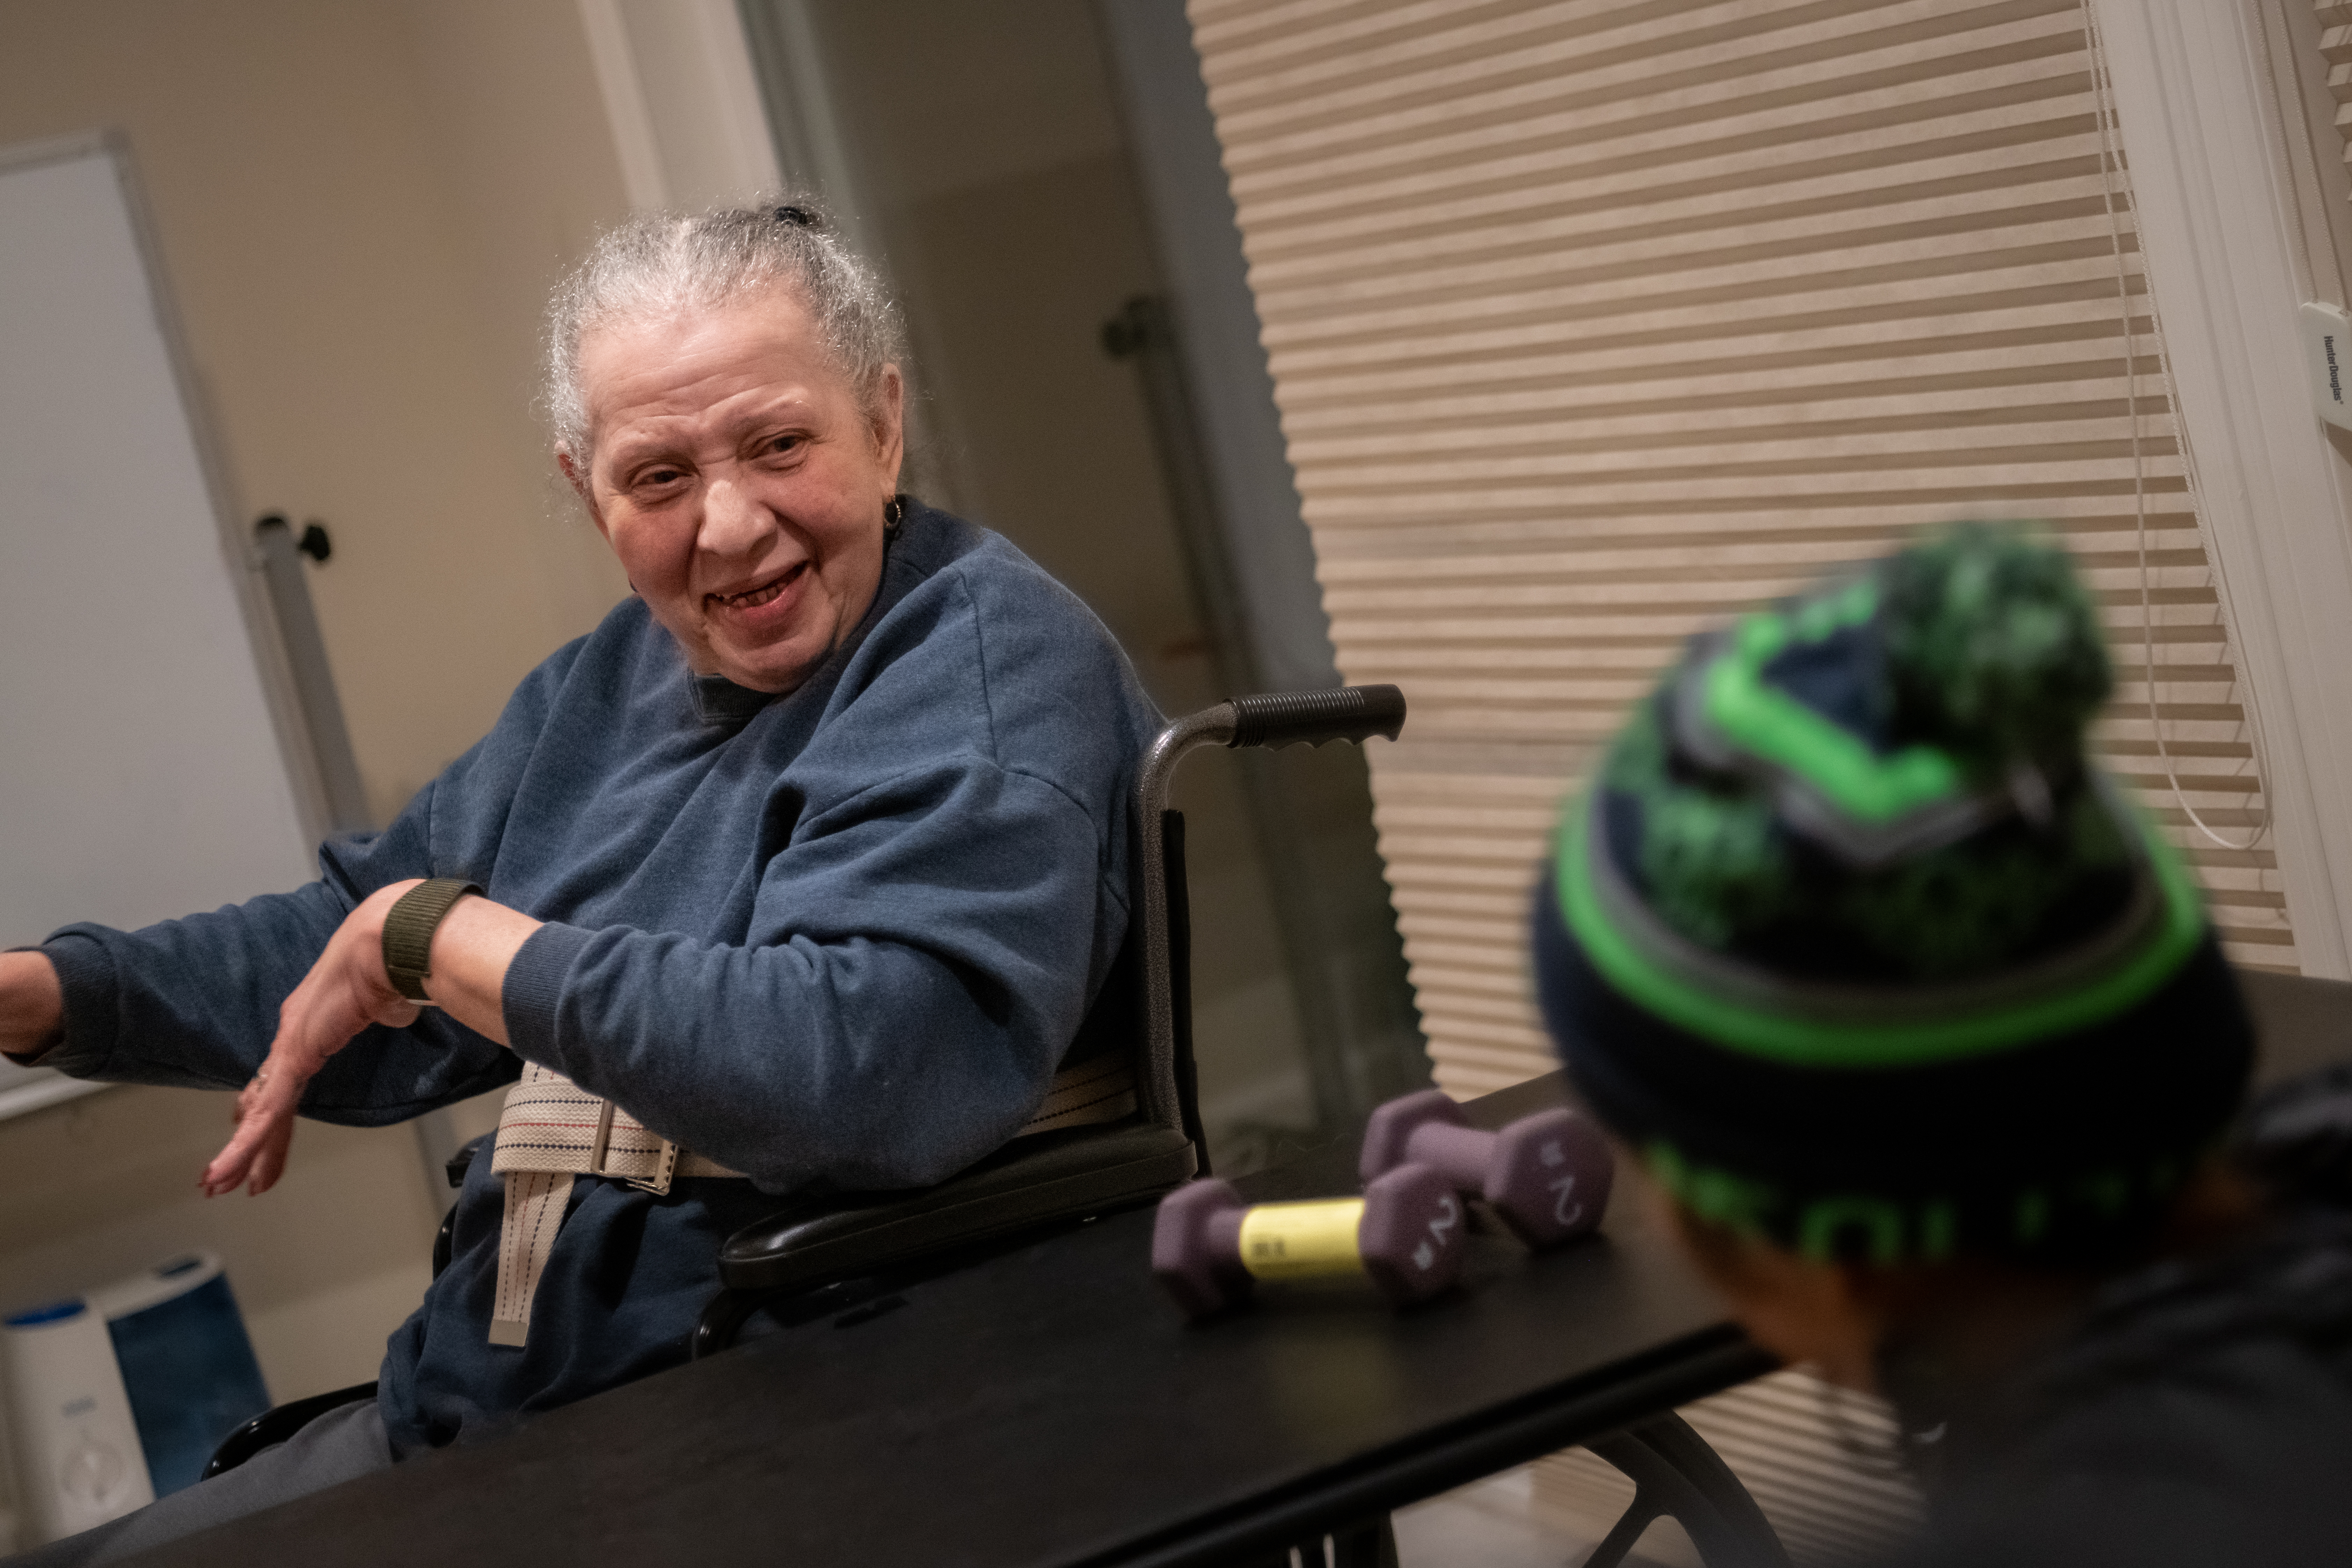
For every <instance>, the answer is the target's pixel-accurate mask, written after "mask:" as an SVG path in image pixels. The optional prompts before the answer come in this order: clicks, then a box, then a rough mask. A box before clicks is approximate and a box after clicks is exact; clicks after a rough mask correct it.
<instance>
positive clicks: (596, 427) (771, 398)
mask: <svg viewBox="0 0 2352 1568" xmlns="http://www.w3.org/2000/svg"><path fill="white" fill-rule="evenodd" d="M579 363H580V378H581V384H582V388H583V391H584V392H585V394H586V396H587V403H588V417H589V428H590V430H592V431H593V433H594V434H593V443H594V444H593V448H592V450H591V452H590V453H589V455H588V459H587V462H586V463H585V465H584V466H583V464H581V463H579V462H578V461H577V460H575V458H574V456H573V455H572V454H571V453H569V452H558V453H557V454H556V461H557V462H558V463H559V464H561V465H562V468H563V472H564V477H565V478H567V479H570V480H571V481H572V486H573V488H575V489H578V490H579V491H580V493H581V495H582V497H583V499H584V500H586V501H587V502H588V507H589V510H590V511H591V512H592V513H593V515H594V517H595V520H596V527H597V529H598V530H599V531H602V532H603V534H604V538H605V540H606V541H607V542H609V543H610V544H611V545H612V546H613V551H614V554H616V555H618V556H619V557H620V558H621V565H622V566H623V567H624V568H625V570H626V571H627V573H628V574H629V582H630V584H631V585H632V586H633V587H635V589H636V591H637V594H638V596H639V597H641V598H643V599H644V600H645V602H646V607H647V608H649V609H651V610H652V611H653V615H654V619H656V620H657V621H659V622H660V623H661V624H662V626H664V627H665V628H667V631H668V632H669V634H670V635H671V636H672V637H676V638H677V641H678V646H679V647H681V648H683V649H684V650H685V652H686V660H687V663H688V666H690V667H691V668H693V670H694V672H695V673H696V674H698V675H723V676H725V677H726V678H727V679H730V680H732V681H734V682H735V683H736V684H737V685H739V686H748V687H751V689H754V690H758V691H790V690H792V689H793V688H794V687H796V686H798V685H799V684H800V683H801V682H802V681H803V680H804V679H807V678H808V675H809V672H810V671H811V670H813V669H814V668H816V666H817V664H818V663H819V662H820V661H821V660H823V659H824V656H825V655H826V654H828V653H830V652H831V651H832V650H833V649H834V648H835V647H837V646H838V645H839V644H840V642H841V640H842V638H843V637H846V636H847V635H848V634H849V631H850V629H851V628H852V627H854V626H856V625H857V623H858V620H859V619H860V617H862V616H864V615H865V614H866V606H867V605H871V604H872V603H873V602H874V591H875V589H876V588H877V586H878V585H879V584H880V583H881V581H882V540H883V508H884V507H885V506H886V505H887V504H888V502H889V500H890V498H891V496H892V495H893V494H894V493H896V491H897V489H898V464H899V459H900V458H901V456H902V455H903V443H902V441H901V437H900V400H901V388H900V383H899V378H898V370H897V368H896V367H895V366H894V367H892V368H891V369H890V370H889V371H888V373H887V375H886V377H885V384H884V387H883V394H884V395H883V397H882V400H881V402H882V406H881V408H880V409H879V410H877V414H878V418H869V417H868V416H867V413H866V411H865V410H862V409H860V408H859V406H858V404H857V398H856V392H855V389H854V388H853V387H852V386H851V384H850V383H849V381H848V379H847V377H845V375H844V374H842V372H841V370H840V368H839V367H838V366H837V365H836V364H835V363H834V358H833V355H832V354H831V353H829V352H828V351H827V350H826V348H825V346H824V341H823V339H822V338H820V337H819V336H818V335H817V332H816V329H815V325H814V322H813V321H811V320H810V318H809V314H808V311H807V310H805V309H804V308H803V306H802V304H801V302H800V300H798V299H797V298H796V297H795V296H794V295H793V292H792V291H791V290H789V289H775V290H772V291H771V292H769V293H766V294H764V295H761V296H757V297H754V298H753V299H751V300H744V301H742V302H740V303H738V304H734V305H729V306H724V307H721V308H719V309H716V310H700V311H693V312H689V313H688V314H685V315H682V316H676V317H668V318H664V319H659V320H654V321H623V322H619V323H616V324H614V325H612V326H608V327H605V328H603V329H601V330H599V331H595V332H593V333H592V334H591V335H589V336H588V337H587V338H585V339H584V340H583V341H582V342H581V344H580V359H579Z"/></svg>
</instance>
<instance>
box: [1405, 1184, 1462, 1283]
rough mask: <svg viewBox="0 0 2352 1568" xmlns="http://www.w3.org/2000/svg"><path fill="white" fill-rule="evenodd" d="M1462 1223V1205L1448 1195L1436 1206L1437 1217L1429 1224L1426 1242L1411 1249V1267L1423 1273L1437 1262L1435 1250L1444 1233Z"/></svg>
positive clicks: (1452, 1195)
mask: <svg viewBox="0 0 2352 1568" xmlns="http://www.w3.org/2000/svg"><path fill="white" fill-rule="evenodd" d="M1461 1223H1462V1205H1460V1204H1459V1203H1457V1202H1455V1201H1454V1194H1451V1193H1448V1194H1446V1195H1445V1197H1444V1200H1443V1201H1441V1202H1440V1203H1439V1205H1438V1209H1437V1217H1436V1218H1435V1219H1433V1220H1431V1221H1430V1222H1429V1237H1430V1238H1429V1239H1428V1240H1427V1241H1424V1242H1423V1243H1422V1244H1421V1245H1420V1246H1419V1247H1414V1248H1413V1249H1412V1266H1413V1267H1414V1268H1418V1269H1420V1270H1421V1271H1422V1272H1423V1273H1427V1272H1428V1271H1429V1268H1430V1266H1431V1265H1432V1264H1433V1263H1435V1262H1436V1261H1437V1249H1438V1247H1439V1246H1440V1245H1441V1244H1443V1243H1444V1240H1445V1233H1446V1232H1447V1231H1449V1230H1452V1229H1453V1228H1454V1226H1457V1225H1460V1224H1461Z"/></svg>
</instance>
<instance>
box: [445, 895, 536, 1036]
mask: <svg viewBox="0 0 2352 1568" xmlns="http://www.w3.org/2000/svg"><path fill="white" fill-rule="evenodd" d="M539 926H540V922H539V921H535V920H533V919H531V918H530V916H529V915H527V914H524V913H522V912H521V911H520V910H510V909H509V908H507V907H506V906H505V905H504V904H494V903H492V902H491V901H490V900H488V899H486V898H480V897H469V898H463V899H459V900H457V903H456V904H454V905H452V906H451V908H450V910H449V912H448V913H447V914H446V915H444V916H443V917H442V919H441V923H440V925H439V926H438V927H436V929H435V931H434V932H433V952H432V965H433V967H432V973H430V974H428V975H427V976H426V977H425V994H427V995H429V996H431V997H432V998H433V1000H434V1002H435V1004H436V1005H438V1006H439V1007H440V1008H441V1010H442V1011H443V1012H445V1013H446V1014H448V1015H449V1016H451V1017H452V1018H455V1019H457V1022H459V1023H461V1024H463V1025H465V1026H467V1028H469V1029H471V1030H473V1031H474V1032H475V1033H476V1034H478V1035H481V1036H484V1037H488V1038H489V1039H493V1040H496V1041H497V1042H498V1043H499V1044H500V1045H502V1046H503V1045H507V1044H509V1041H508V1039H507V1021H506V1013H505V1009H504V1007H503V1005H502V1001H501V999H502V997H503V995H504V994H505V989H506V982H507V966H508V965H509V964H510V963H513V962H514V956H515V954H516V953H517V952H520V951H521V949H522V944H523V943H524V942H528V941H530V933H531V932H533V931H537V930H538V929H539Z"/></svg>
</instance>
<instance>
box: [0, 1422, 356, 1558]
mask: <svg viewBox="0 0 2352 1568" xmlns="http://www.w3.org/2000/svg"><path fill="white" fill-rule="evenodd" d="M391 1466H392V1444H391V1442H390V1441H389V1440H388V1439H387V1438H386V1437H385V1436H384V1433H383V1413H382V1412H381V1411H380V1410H378V1409H377V1408H376V1403H375V1401H374V1400H373V1399H363V1400H361V1401H360V1402H359V1403H357V1404H355V1405H342V1406H341V1407H340V1408H338V1409H334V1410H330V1411H328V1412H327V1413H326V1414H325V1415H321V1416H320V1417H319V1418H318V1419H317V1420H315V1421H313V1422H311V1423H310V1425H309V1426H305V1427H303V1428H302V1429H301V1430H300V1431H299V1432H297V1433H295V1434H294V1436H291V1437H289V1438H288V1439H287V1440H286V1441H285V1442H283V1443H278V1444H274V1445H272V1446H271V1447H267V1448H264V1449H262V1450H261V1452H259V1453H257V1454H256V1455H254V1456H253V1458H249V1459H247V1461H246V1462H245V1463H243V1464H242V1465H239V1466H238V1467H237V1468H235V1469H233V1470H231V1471H229V1472H228V1473H227V1474H226V1475H224V1476H215V1477H214V1478H213V1479H211V1480H208V1481H198V1482H197V1483H196V1484H195V1485H194V1486H192V1487H188V1488H185V1489H182V1490H180V1491H176V1492H173V1494H172V1495H171V1496H170V1497H167V1498H163V1499H159V1500H156V1501H154V1502H152V1503H150V1504H148V1505H147V1506H146V1507H145V1508H142V1509H141V1510H138V1511H137V1512H136V1513H126V1514H124V1515H123V1516H122V1517H121V1519H115V1520H109V1521H107V1522H106V1523H104V1524H101V1525H100V1526H98V1527H97V1528H96V1529H94V1530H85V1531H82V1532H81V1533H80V1534H79V1535H68V1536H67V1537H66V1538H65V1539H64V1540H63V1541H53V1542H50V1543H49V1544H48V1545H47V1546H38V1547H35V1548H34V1549H33V1550H32V1551H30V1552H24V1553H22V1554H21V1555H19V1556H16V1557H11V1558H9V1559H8V1560H7V1561H6V1563H5V1564H0V1568H79V1565H80V1564H82V1563H112V1562H115V1561H117V1560H118V1559H121V1558H124V1557H128V1556H130V1555H131V1553H133V1552H145V1551H147V1550H149V1549H150V1548H151V1547H156V1546H161V1545H163V1543H164V1542H167V1541H177V1540H178V1539H179V1538H180V1537H182V1536H184V1535H194V1533H195V1532H196V1531H200V1530H209V1529H211V1528H212V1527H213V1526H214V1525H215V1524H226V1523H227V1522H228V1521H230V1520H233V1519H243V1518H244V1517H245V1516H246V1515H247V1514H248V1513H259V1512H260V1511H261V1510H263V1509H265V1508H274V1507H276V1506H277V1505H278V1504H279V1503H281V1502H290V1501H292V1500H294V1499H296V1498H298V1497H307V1496H308V1495H309V1494H310V1493H311V1492H315V1491H322V1490H324V1489H326V1488H328V1487H331V1486H333V1485H334V1484H335V1483H336V1482H338V1481H348V1480H352V1479H356V1478H358V1477H360V1476H364V1475H368V1474H370V1473H372V1472H373V1471H376V1470H382V1469H389V1468H391Z"/></svg>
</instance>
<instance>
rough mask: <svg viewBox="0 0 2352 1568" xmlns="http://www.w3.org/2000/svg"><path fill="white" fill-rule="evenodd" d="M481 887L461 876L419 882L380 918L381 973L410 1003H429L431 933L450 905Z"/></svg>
mask: <svg viewBox="0 0 2352 1568" xmlns="http://www.w3.org/2000/svg"><path fill="white" fill-rule="evenodd" d="M481 890H482V889H481V888H480V886H479V885H478V884H477V883H473V882H468V881H467V880H466V879H464V878H463V877H436V878H434V879H431V880H430V881H425V882H419V883H418V884H417V885H416V886H415V887H413V888H411V889H408V891H406V892H404V893H403V894H401V895H400V897H399V898H398V899H397V900H394V902H393V906H392V908H391V909H390V910H386V911H385V912H384V917H383V972H384V973H386V974H387V975H389V976H391V978H392V988H393V989H394V990H395V991H397V992H399V993H400V994H402V995H403V996H405V997H407V998H408V999H409V1000H410V1001H411V1002H430V1001H432V1000H433V998H432V997H430V996H428V995H426V994H425V977H426V976H427V975H429V974H431V973H433V933H434V931H436V930H437V929H438V928H439V926H440V924H441V921H442V918H443V917H444V916H446V914H448V912H449V909H450V906H451V905H453V904H455V903H456V902H457V900H459V899H462V898H464V897H465V896H466V895H467V893H478V892H480V891H481Z"/></svg>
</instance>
